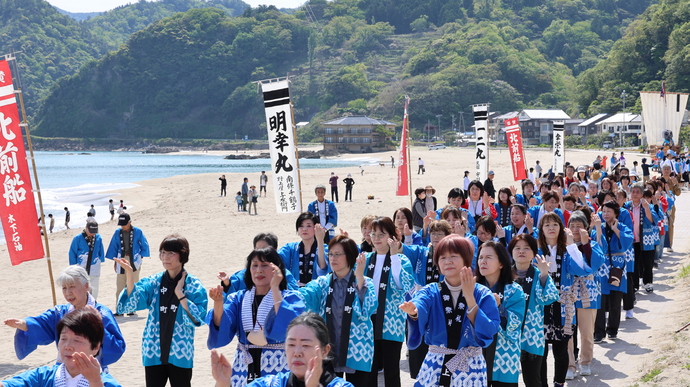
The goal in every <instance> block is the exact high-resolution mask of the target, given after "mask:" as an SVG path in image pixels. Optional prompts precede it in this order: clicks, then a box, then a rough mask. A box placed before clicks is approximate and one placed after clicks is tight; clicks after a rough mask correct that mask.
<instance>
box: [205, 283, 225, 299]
mask: <svg viewBox="0 0 690 387" xmlns="http://www.w3.org/2000/svg"><path fill="white" fill-rule="evenodd" d="M208 298H210V299H212V300H213V302H220V303H223V298H224V294H223V287H222V286H220V285H218V286H216V287H215V288H211V289H209V290H208Z"/></svg>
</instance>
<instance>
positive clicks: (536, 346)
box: [520, 267, 559, 356]
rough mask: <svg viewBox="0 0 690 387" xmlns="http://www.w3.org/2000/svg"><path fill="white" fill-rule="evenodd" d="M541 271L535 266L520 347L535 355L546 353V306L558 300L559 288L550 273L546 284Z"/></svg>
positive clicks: (527, 295) (527, 296)
mask: <svg viewBox="0 0 690 387" xmlns="http://www.w3.org/2000/svg"><path fill="white" fill-rule="evenodd" d="M540 275H541V272H539V269H538V268H536V267H535V268H534V281H532V289H531V290H530V294H525V293H523V294H525V298H526V299H527V312H526V313H525V320H524V323H523V326H522V336H521V337H520V348H521V349H522V350H523V351H525V352H528V353H531V354H533V355H539V356H543V355H544V343H545V339H544V306H546V305H551V304H553V303H554V302H556V301H558V297H559V295H558V289H556V284H554V282H553V279H552V278H551V276H550V275H547V276H546V281H545V283H544V286H542V285H541V279H540V278H539V277H540Z"/></svg>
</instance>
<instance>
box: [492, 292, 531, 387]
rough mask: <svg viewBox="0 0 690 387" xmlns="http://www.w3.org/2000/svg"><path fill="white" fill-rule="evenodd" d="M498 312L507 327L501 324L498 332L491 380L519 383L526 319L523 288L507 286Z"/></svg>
mask: <svg viewBox="0 0 690 387" xmlns="http://www.w3.org/2000/svg"><path fill="white" fill-rule="evenodd" d="M492 290H495V289H492ZM498 310H499V313H500V315H501V317H503V318H505V325H503V322H501V325H500V329H499V330H498V341H497V342H496V352H495V354H494V364H493V373H492V375H491V379H492V380H493V381H497V382H503V383H517V382H518V377H519V376H520V337H521V335H522V322H523V321H524V319H525V292H524V291H523V290H522V286H520V285H518V284H517V283H515V282H513V283H512V284H508V285H506V286H505V288H504V289H503V298H502V299H501V305H499V306H498Z"/></svg>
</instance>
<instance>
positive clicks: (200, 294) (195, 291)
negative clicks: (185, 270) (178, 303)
mask: <svg viewBox="0 0 690 387" xmlns="http://www.w3.org/2000/svg"><path fill="white" fill-rule="evenodd" d="M185 282H186V283H185V289H184V293H185V296H187V307H188V308H189V312H188V313H187V312H186V311H185V310H184V309H182V310H181V311H180V310H178V311H177V313H180V312H182V323H183V324H184V325H187V326H190V327H200V326H201V324H202V323H203V322H204V317H206V310H207V309H208V295H207V294H206V289H205V288H204V285H203V284H202V283H201V281H199V279H198V278H196V277H190V276H187V278H186V279H185Z"/></svg>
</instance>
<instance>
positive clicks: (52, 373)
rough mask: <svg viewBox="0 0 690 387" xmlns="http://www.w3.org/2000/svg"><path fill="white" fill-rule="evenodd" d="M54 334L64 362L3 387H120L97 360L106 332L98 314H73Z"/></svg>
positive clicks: (9, 381) (83, 311) (88, 311)
mask: <svg viewBox="0 0 690 387" xmlns="http://www.w3.org/2000/svg"><path fill="white" fill-rule="evenodd" d="M53 330H55V332H56V334H57V336H58V337H59V341H58V351H59V353H60V358H62V359H63V361H64V362H63V363H62V364H60V363H56V364H52V365H47V366H43V367H39V368H36V369H33V370H30V371H26V372H23V373H21V374H19V375H16V376H14V377H12V378H10V379H7V380H3V381H2V382H0V387H14V386H16V387H23V386H32V387H53V386H92V387H94V386H104V387H119V386H120V384H119V383H118V382H117V381H116V380H115V379H113V377H112V376H110V374H108V373H107V372H104V371H102V370H101V364H100V363H99V362H98V359H97V354H98V352H99V351H100V350H101V349H102V348H103V347H102V345H103V339H104V334H105V330H104V329H103V319H102V318H101V316H100V315H99V314H98V313H97V312H96V311H95V310H93V309H77V310H73V311H71V312H70V313H67V314H66V315H65V316H64V317H63V318H62V320H60V322H58V324H57V327H56V328H53Z"/></svg>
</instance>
